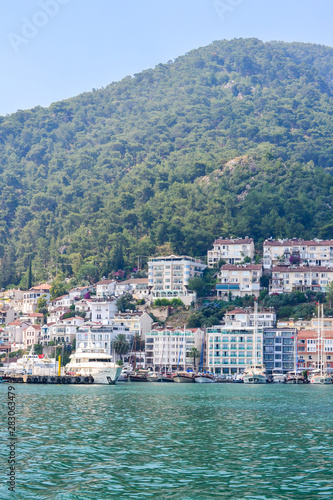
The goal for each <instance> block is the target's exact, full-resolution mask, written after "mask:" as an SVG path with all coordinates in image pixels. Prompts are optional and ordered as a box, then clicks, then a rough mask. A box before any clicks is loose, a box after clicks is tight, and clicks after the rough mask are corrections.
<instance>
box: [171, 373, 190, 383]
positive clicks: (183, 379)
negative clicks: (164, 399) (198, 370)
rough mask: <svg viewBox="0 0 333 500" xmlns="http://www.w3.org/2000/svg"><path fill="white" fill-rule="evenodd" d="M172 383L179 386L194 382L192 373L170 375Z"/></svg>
mask: <svg viewBox="0 0 333 500" xmlns="http://www.w3.org/2000/svg"><path fill="white" fill-rule="evenodd" d="M172 378H173V381H174V382H177V383H180V384H188V383H192V382H194V373H193V372H192V373H189V372H177V373H174V374H173V375H172Z"/></svg>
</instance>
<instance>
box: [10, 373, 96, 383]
mask: <svg viewBox="0 0 333 500" xmlns="http://www.w3.org/2000/svg"><path fill="white" fill-rule="evenodd" d="M3 381H4V382H9V383H10V384H15V383H16V384H17V383H19V384H64V385H69V384H72V385H78V384H84V385H89V384H90V385H91V384H93V383H94V378H93V377H91V376H89V377H81V376H71V375H61V376H60V375H29V374H25V375H5V376H4V377H3Z"/></svg>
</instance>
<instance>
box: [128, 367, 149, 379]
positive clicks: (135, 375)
mask: <svg viewBox="0 0 333 500" xmlns="http://www.w3.org/2000/svg"><path fill="white" fill-rule="evenodd" d="M148 374H149V370H142V369H140V370H138V371H136V372H132V373H130V374H129V375H128V380H129V382H148Z"/></svg>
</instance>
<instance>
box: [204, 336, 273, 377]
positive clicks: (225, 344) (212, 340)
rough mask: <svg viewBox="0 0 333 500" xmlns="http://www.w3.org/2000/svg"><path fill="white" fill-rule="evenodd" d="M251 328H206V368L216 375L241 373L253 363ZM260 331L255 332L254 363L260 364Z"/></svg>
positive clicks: (261, 344)
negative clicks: (255, 349)
mask: <svg viewBox="0 0 333 500" xmlns="http://www.w3.org/2000/svg"><path fill="white" fill-rule="evenodd" d="M253 330H254V329H253V328H241V329H238V328H237V329H236V328H228V327H225V326H212V327H211V328H207V359H206V363H207V367H208V369H209V371H210V372H214V373H216V374H224V375H233V374H236V373H242V372H243V371H244V370H245V367H246V366H250V365H251V364H252V362H253ZM262 335H263V333H262V329H259V328H258V331H257V343H256V345H257V352H256V363H262V359H263V358H262V355H263V353H262V351H263V343H262Z"/></svg>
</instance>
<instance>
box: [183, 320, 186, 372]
mask: <svg viewBox="0 0 333 500" xmlns="http://www.w3.org/2000/svg"><path fill="white" fill-rule="evenodd" d="M185 342H186V338H185V325H184V337H183V343H184V372H186V343H185Z"/></svg>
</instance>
